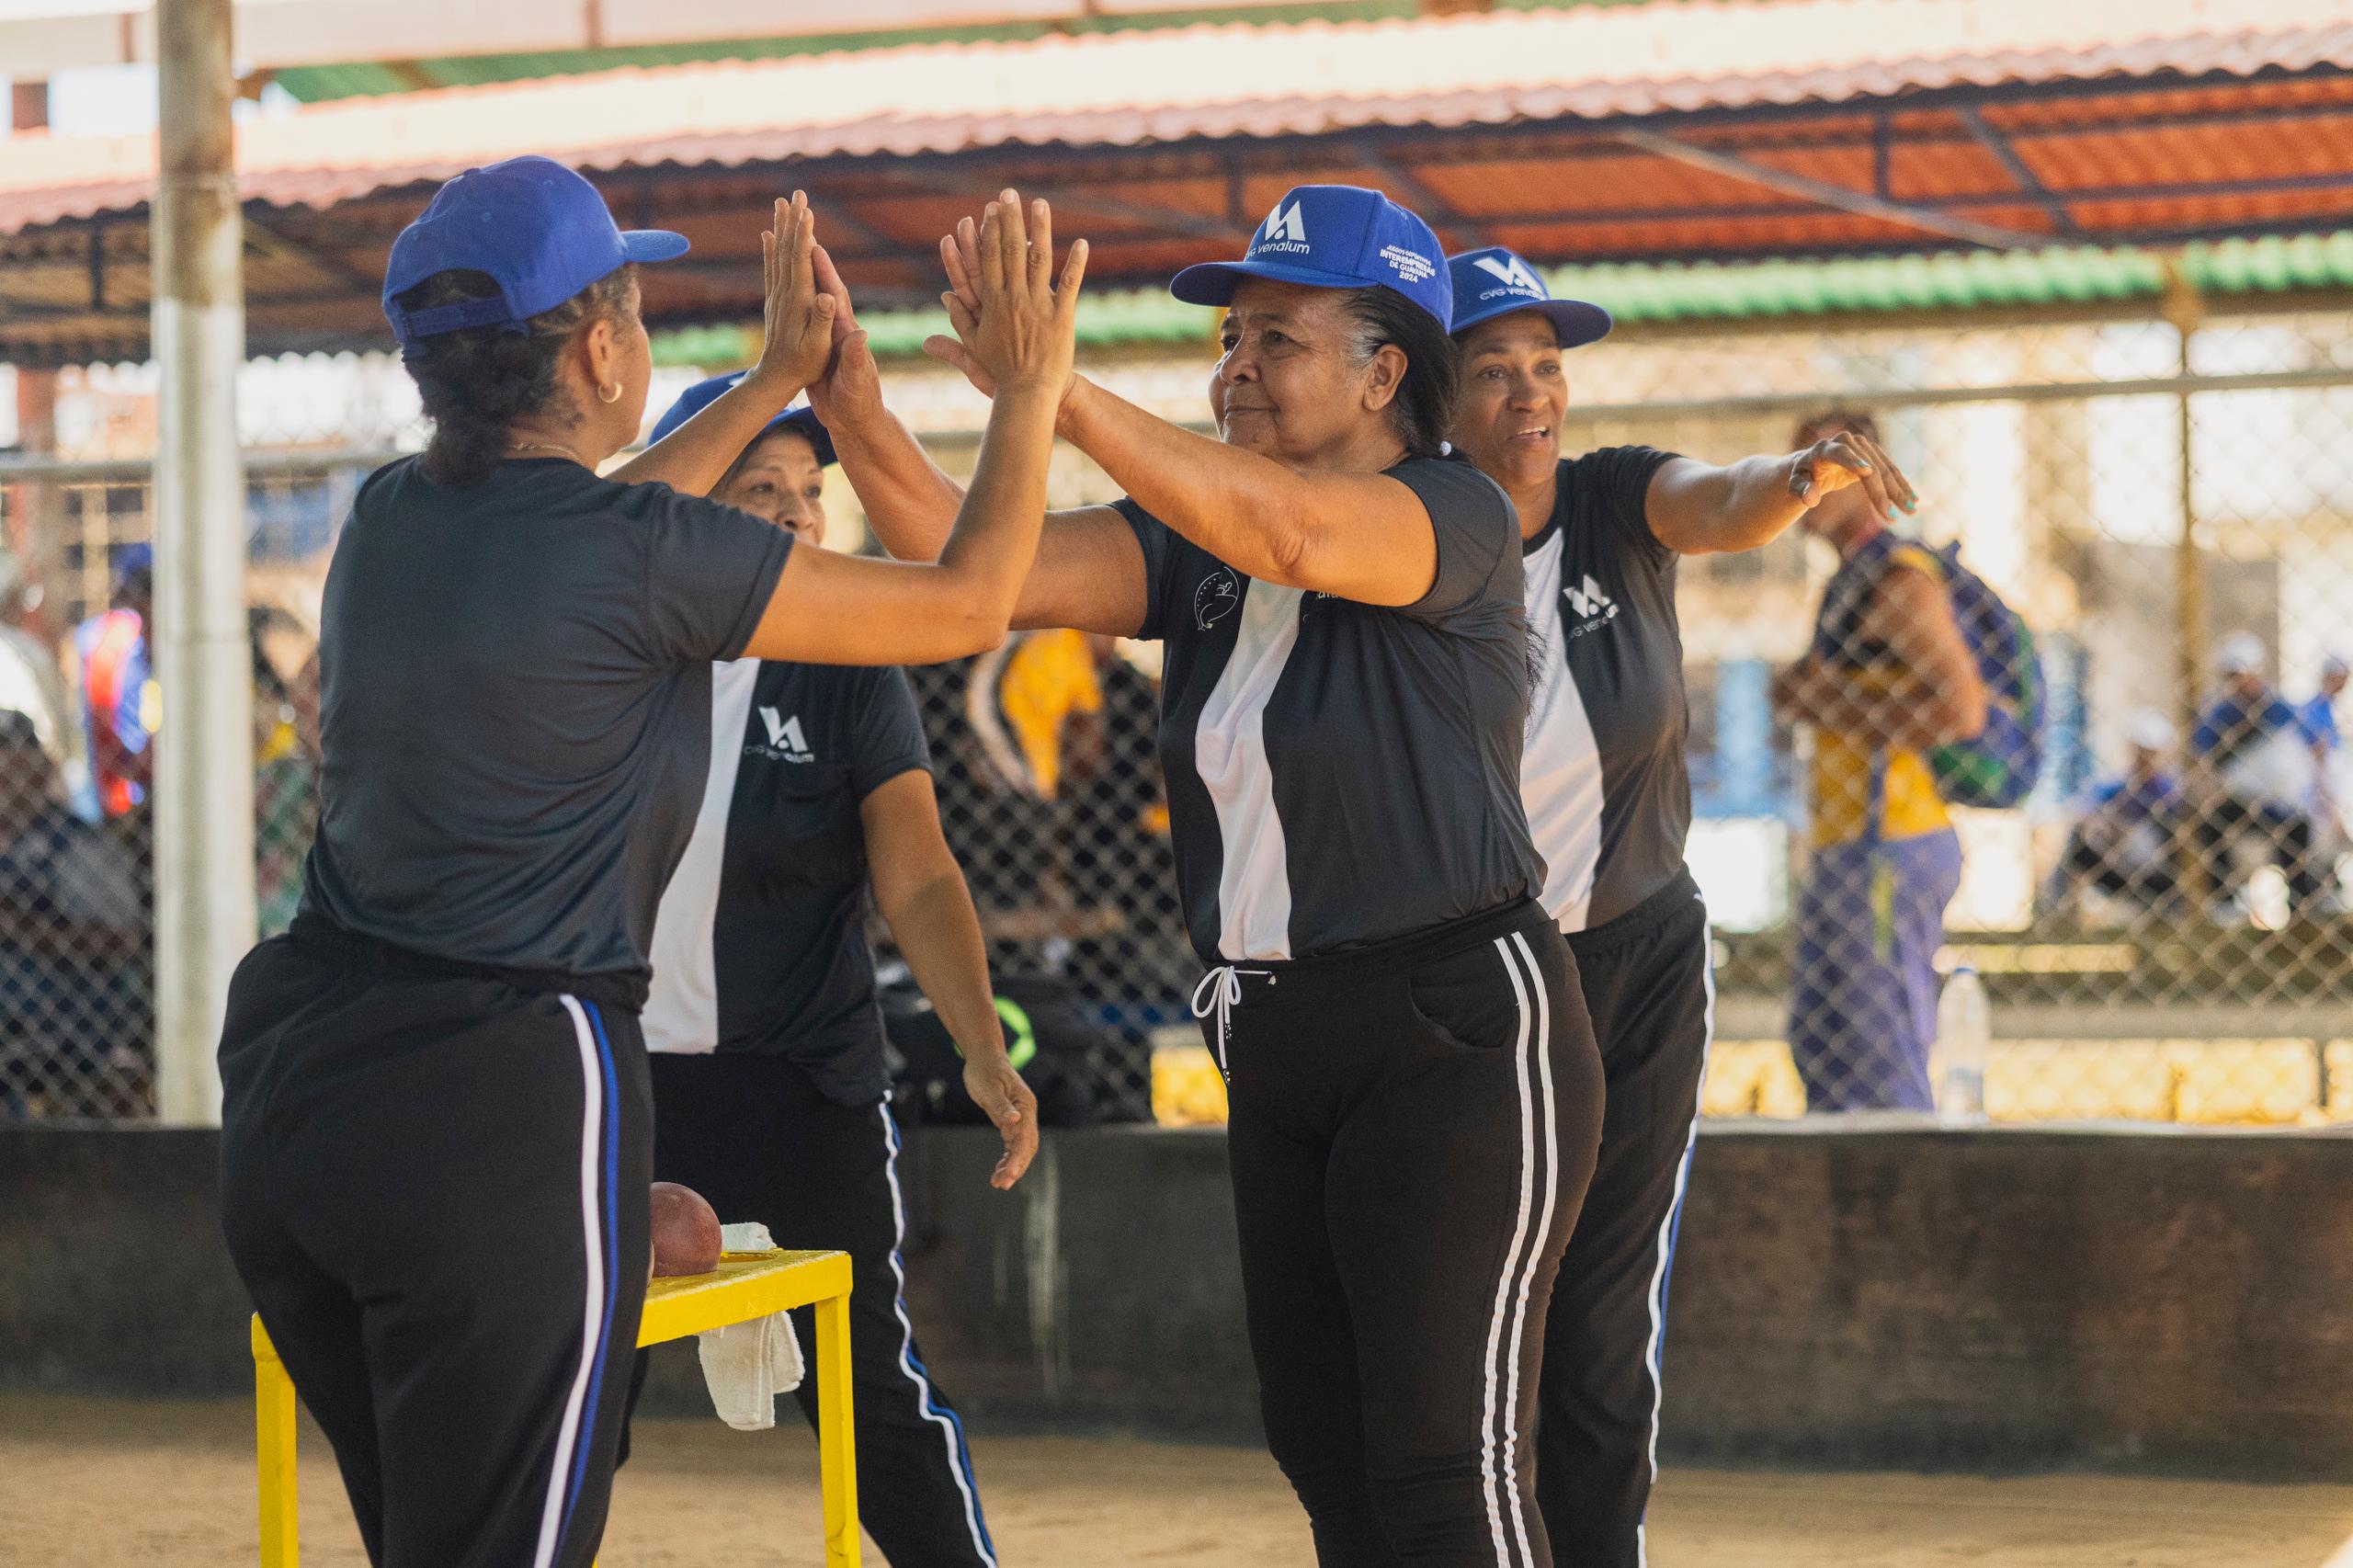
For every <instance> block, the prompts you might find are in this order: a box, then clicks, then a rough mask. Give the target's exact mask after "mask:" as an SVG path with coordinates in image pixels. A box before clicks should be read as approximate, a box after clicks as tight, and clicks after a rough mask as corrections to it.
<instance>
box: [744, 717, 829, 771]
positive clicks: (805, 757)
mask: <svg viewBox="0 0 2353 1568" xmlns="http://www.w3.org/2000/svg"><path fill="white" fill-rule="evenodd" d="M760 722H761V724H762V725H764V726H765V727H766V728H767V733H768V741H767V744H766V745H761V744H758V743H757V742H755V743H753V744H750V745H747V746H745V748H744V750H745V753H746V754H747V755H749V756H764V757H766V758H767V759H768V760H769V761H770V762H814V761H816V760H817V754H816V753H815V752H813V751H811V750H810V749H809V743H808V741H807V740H806V739H805V738H803V736H802V735H801V715H800V714H798V713H795V714H793V715H792V716H791V717H790V718H787V717H785V716H784V715H783V714H781V713H779V712H778V711H777V710H775V709H773V708H769V707H766V706H763V707H762V708H761V709H760Z"/></svg>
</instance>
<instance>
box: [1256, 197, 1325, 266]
mask: <svg viewBox="0 0 2353 1568" xmlns="http://www.w3.org/2000/svg"><path fill="white" fill-rule="evenodd" d="M1311 248H1313V247H1311V246H1310V245H1309V244H1308V243H1307V220H1306V218H1305V217H1304V216H1302V214H1301V212H1300V210H1299V203H1298V202H1296V201H1294V202H1292V203H1291V204H1290V206H1289V207H1283V206H1277V207H1276V209H1275V210H1273V211H1272V212H1269V213H1267V221H1266V222H1264V223H1262V224H1260V225H1259V227H1258V240H1257V243H1256V244H1253V245H1252V246H1251V247H1250V252H1251V254H1252V255H1253V256H1256V255H1259V254H1261V253H1263V252H1266V251H1270V250H1271V251H1302V252H1303V251H1307V250H1309V249H1311Z"/></svg>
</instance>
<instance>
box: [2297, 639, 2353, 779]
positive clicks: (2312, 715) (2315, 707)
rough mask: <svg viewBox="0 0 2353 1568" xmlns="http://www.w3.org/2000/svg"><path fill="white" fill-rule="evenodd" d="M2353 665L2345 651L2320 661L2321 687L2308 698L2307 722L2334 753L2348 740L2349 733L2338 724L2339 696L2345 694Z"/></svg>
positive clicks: (2306, 702)
mask: <svg viewBox="0 0 2353 1568" xmlns="http://www.w3.org/2000/svg"><path fill="white" fill-rule="evenodd" d="M2348 670H2353V665H2347V664H2346V662H2345V656H2344V655H2343V654H2342V653H2331V654H2329V655H2328V656H2327V657H2326V658H2325V659H2323V660H2321V662H2320V689H2319V690H2317V691H2315V692H2313V695H2312V696H2311V697H2310V698H2308V699H2305V702H2304V722H2305V724H2306V725H2307V726H2308V727H2310V729H2311V730H2312V732H2313V734H2315V735H2318V736H2319V737H2320V743H2321V744H2322V745H2323V746H2325V748H2327V750H2328V751H2329V752H2330V753H2331V754H2334V753H2336V751H2338V750H2339V749H2341V748H2342V747H2343V746H2344V744H2345V737H2344V735H2343V734H2342V733H2340V732H2339V731H2338V729H2337V727H2336V699H2338V698H2340V697H2342V696H2344V695H2345V679H2346V675H2347V671H2348Z"/></svg>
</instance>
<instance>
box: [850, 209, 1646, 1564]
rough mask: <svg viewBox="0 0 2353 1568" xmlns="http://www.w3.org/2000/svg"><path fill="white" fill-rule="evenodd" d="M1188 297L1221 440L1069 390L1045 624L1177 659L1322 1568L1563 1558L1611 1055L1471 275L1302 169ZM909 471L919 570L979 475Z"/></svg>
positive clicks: (903, 497) (1400, 223) (1186, 867)
mask: <svg viewBox="0 0 2353 1568" xmlns="http://www.w3.org/2000/svg"><path fill="white" fill-rule="evenodd" d="M944 248H945V253H946V259H947V261H948V265H949V275H950V278H951V281H952V282H953V284H954V288H953V290H951V291H950V292H949V294H948V295H947V296H946V303H947V305H948V309H949V317H950V319H951V321H952V322H953V323H954V324H955V327H956V331H957V337H956V338H955V339H952V340H951V339H938V340H935V341H934V343H933V344H932V345H931V346H930V347H932V349H933V351H934V352H935V353H937V354H938V355H939V356H940V357H941V358H946V359H948V360H949V361H951V362H953V363H955V364H957V365H959V366H960V367H961V368H962V369H964V370H965V372H966V373H967V374H968V375H970V376H972V379H973V381H975V383H976V384H978V385H980V386H981V388H982V390H983V391H987V390H988V389H989V385H990V382H989V378H988V375H987V372H986V368H985V367H984V366H981V365H979V364H978V363H977V362H976V356H975V355H974V354H973V353H972V343H973V336H972V335H973V333H974V331H975V330H979V331H982V332H985V331H986V329H987V320H988V315H987V312H988V308H989V307H988V305H987V302H986V301H985V300H983V299H982V298H981V297H980V294H979V292H978V290H976V288H975V283H976V281H977V278H976V276H975V269H976V267H978V266H979V265H980V263H981V260H982V258H983V256H984V255H985V244H983V243H981V242H980V240H979V237H978V236H976V235H975V234H973V233H972V232H971V231H970V230H969V229H966V230H964V231H962V232H961V233H960V234H959V235H958V236H957V237H956V238H954V239H951V240H950V241H949V242H948V243H947V244H946V245H945V247H944ZM1171 288H1172V291H1173V292H1175V294H1176V297H1177V298H1179V299H1181V300H1186V301H1193V302H1196V303H1200V304H1213V305H1222V306H1225V307H1226V314H1225V320H1224V324H1223V327H1222V338H1221V343H1222V356H1221V358H1219V360H1218V364H1217V369H1216V371H1215V373H1214V375H1213V376H1212V377H1211V383H1210V405H1211V412H1212V414H1213V415H1215V417H1216V420H1217V425H1218V429H1219V434H1220V436H1221V437H1222V439H1217V440H1212V439H1209V438H1207V437H1201V436H1197V435H1193V434H1191V433H1189V432H1188V431H1185V430H1182V429H1179V428H1177V427H1176V426H1173V425H1170V424H1167V423H1166V422H1165V421H1163V420H1160V419H1157V418H1154V416H1152V415H1148V414H1146V413H1144V412H1143V411H1142V410H1141V409H1138V408H1135V407H1132V406H1131V405H1130V404H1128V403H1123V402H1122V401H1120V399H1119V398H1117V397H1115V396H1114V395H1112V394H1111V393H1110V392H1107V391H1105V390H1104V389H1103V388H1101V387H1099V386H1097V385H1096V384H1095V383H1093V382H1091V381H1086V379H1085V378H1084V377H1081V378H1079V379H1077V380H1076V381H1074V383H1073V387H1072V391H1071V393H1070V395H1069V396H1068V397H1067V398H1066V399H1064V401H1063V405H1062V411H1061V415H1060V420H1059V428H1060V430H1061V433H1062V435H1063V437H1064V438H1065V439H1067V440H1069V441H1070V442H1071V443H1072V444H1074V446H1076V447H1077V448H1078V449H1080V450H1081V451H1083V452H1085V453H1086V455H1087V456H1089V457H1091V458H1093V459H1094V460H1096V461H1097V463H1099V464H1101V465H1102V467H1103V468H1104V469H1105V470H1106V471H1107V472H1108V473H1109V474H1110V476H1111V478H1112V479H1113V480H1114V481H1115V482H1116V483H1119V484H1120V486H1121V488H1123V489H1124V490H1125V491H1126V492H1127V493H1128V499H1126V500H1123V501H1121V502H1120V503H1119V504H1118V505H1116V506H1096V507H1089V508H1086V509H1083V510H1080V511H1076V512H1069V513H1063V514H1058V515H1056V516H1055V517H1051V518H1049V519H1048V520H1047V523H1046V530H1045V534H1044V537H1043V540H1042V541H1041V543H1040V549H1039V554H1038V564H1037V567H1036V569H1035V570H1034V571H1033V572H1032V573H1031V574H1030V575H1029V582H1028V584H1027V585H1025V587H1024V588H1023V590H1022V595H1021V601H1020V603H1019V605H1018V606H1017V608H1016V610H1015V618H1016V619H1017V622H1018V623H1019V624H1022V625H1025V626H1071V627H1077V628H1080V629H1082V630H1085V631H1098V632H1107V633H1111V634H1115V635H1120V636H1131V637H1148V638H1158V639H1161V640H1163V641H1164V642H1165V644H1166V650H1165V652H1166V663H1165V671H1166V676H1165V687H1164V694H1163V699H1162V710H1161V741H1160V748H1161V756H1162V760H1163V762H1164V764H1165V772H1166V777H1167V784H1168V801H1169V816H1170V823H1171V831H1172V837H1173V842H1174V847H1175V851H1176V862H1177V881H1178V886H1179V892H1180V893H1181V895H1182V899H1183V903H1184V906H1185V913H1186V920H1187V924H1188V926H1189V928H1190V932H1191V936H1192V938H1193V943H1194V946H1195V948H1196V949H1197V950H1198V952H1199V955H1200V958H1201V961H1202V962H1203V964H1204V965H1205V966H1206V967H1207V968H1208V971H1209V972H1208V974H1207V975H1206V976H1205V977H1204V979H1203V981H1202V983H1201V987H1200V989H1199V992H1198V993H1197V994H1196V996H1195V1008H1196V1010H1197V1011H1198V1012H1199V1013H1200V1014H1202V1015H1203V1016H1204V1017H1205V1018H1206V1019H1207V1020H1208V1021H1207V1023H1206V1025H1205V1028H1206V1030H1207V1032H1208V1034H1209V1037H1210V1040H1211V1045H1212V1047H1213V1049H1214V1050H1215V1051H1217V1053H1218V1055H1219V1058H1220V1060H1221V1061H1222V1062H1223V1063H1224V1065H1225V1067H1226V1069H1227V1072H1228V1074H1229V1082H1230V1085H1231V1088H1232V1095H1231V1101H1232V1125H1231V1135H1230V1141H1229V1150H1230V1153H1231V1158H1232V1162H1233V1195H1234V1214H1235V1220H1236V1223H1237V1230H1238V1232H1239V1237H1240V1241H1241V1248H1242V1277H1243V1286H1244V1290H1245V1302H1246V1307H1247V1312H1248V1323H1249V1331H1250V1343H1251V1349H1252V1353H1253V1355H1254V1357H1255V1358H1256V1363H1257V1368H1258V1375H1259V1382H1260V1386H1261V1391H1262V1402H1263V1409H1264V1414H1265V1418H1266V1426H1267V1441H1268V1445H1269V1447H1270V1448H1271V1449H1273V1451H1274V1455H1275V1458H1276V1459H1277V1460H1278V1461H1279V1463H1280V1464H1281V1466H1282V1468H1283V1471H1284V1472H1285V1473H1286V1474H1287V1475H1288V1476H1289V1477H1290V1481H1291V1484H1292V1486H1293V1487H1294V1488H1295V1489H1296V1490H1297V1492H1298V1494H1299V1496H1300V1499H1301V1501H1302V1503H1303V1504H1304V1505H1305V1506H1306V1508H1307V1512H1308V1515H1309V1517H1310V1520H1311V1521H1312V1524H1313V1530H1314V1537H1315V1546H1316V1552H1317V1555H1318V1558H1319V1560H1320V1561H1321V1562H1325V1563H1329V1564H1345V1565H1347V1568H1364V1565H1367V1564H1380V1563H1391V1562H1394V1563H1420V1564H1472V1563H1478V1564H1486V1565H1513V1568H1529V1565H1540V1564H1544V1563H1547V1562H1550V1561H1551V1558H1550V1555H1549V1553H1548V1552H1547V1551H1546V1548H1545V1543H1544V1528H1543V1522H1542V1520H1541V1519H1540V1517H1538V1514H1537V1511H1536V1508H1535V1506H1534V1497H1533V1494H1532V1492H1531V1490H1530V1487H1529V1472H1530V1469H1531V1466H1532V1461H1533V1459H1534V1440H1535V1432H1534V1426H1533V1419H1532V1418H1533V1415H1534V1403H1535V1394H1536V1357H1537V1354H1538V1347H1539V1346H1540V1342H1541V1340H1542V1336H1543V1325H1544V1306H1545V1301H1546V1300H1547V1299H1548V1297H1549V1296H1550V1294H1551V1292H1552V1277H1553V1273H1554V1270H1555V1268H1556V1267H1557V1265H1558V1261H1559V1256H1560V1250H1561V1247H1562V1245H1563V1243H1564V1242H1565V1240H1566V1239H1567V1236H1568V1232H1569V1227H1570V1225H1571V1223H1572V1222H1573V1221H1574V1219H1575V1217H1576V1212H1577V1205H1578V1202H1579V1200H1580V1199H1582V1197H1583V1196H1584V1192H1585V1186H1586V1178H1587V1177H1588V1176H1589V1175H1590V1174H1591V1172H1592V1168H1593V1157H1594V1147H1595V1143H1596V1142H1597V1138H1598V1136H1599V1132H1600V1123H1601V1073H1600V1061H1599V1058H1598V1055H1597V1052H1596V1051H1595V1048H1594V1043H1593V1036H1592V1031H1591V1029H1590V1028H1588V1026H1587V1024H1586V1017H1585V1006H1584V1004H1583V1003H1582V1002H1581V1001H1580V1000H1579V999H1578V995H1577V989H1576V979H1575V971H1574V967H1573V965H1572V963H1571V960H1570V959H1569V954H1568V949H1567V947H1566V945H1565V944H1564V943H1563V941H1562V940H1561V935H1560V930H1559V928H1558V927H1557V926H1555V925H1554V924H1553V923H1552V921H1551V920H1550V919H1549V918H1547V917H1546V915H1545V914H1544V912H1543V910H1542V909H1541V908H1540V906H1539V905H1538V903H1537V902H1536V895H1537V893H1538V892H1539V891H1540V888H1541V885H1542V880H1543V877H1542V867H1541V865H1540V863H1539V861H1538V860H1537V858H1536V855H1535V852H1534V850H1533V848H1532V846H1530V845H1529V837H1528V826H1527V822H1526V819H1525V818H1524V817H1523V815H1522V813H1521V811H1520V805H1519V793H1518V771H1519V748H1520V722H1521V718H1522V716H1523V714H1524V713H1525V711H1526V710H1527V703H1528V680H1529V664H1528V644H1527V635H1526V631H1527V629H1526V618H1525V612H1524V609H1523V607H1522V605H1521V603H1520V591H1519V552H1518V548H1517V546H1518V535H1517V532H1516V530H1515V529H1514V528H1513V524H1512V517H1511V510H1510V504H1509V503H1508V501H1506V498H1505V497H1504V495H1503V494H1502V493H1501V492H1500V491H1499V490H1497V489H1496V488H1495V485H1494V483H1492V482H1490V481H1489V480H1488V479H1486V478H1485V477H1484V476H1483V475H1482V474H1480V473H1479V472H1476V471H1475V470H1473V469H1471V468H1469V467H1468V466H1466V465H1464V464H1461V463H1452V462H1446V461H1443V460H1440V458H1439V445H1440V439H1441V437H1443V436H1444V435H1445V433H1446V430H1447V427H1448V426H1449V424H1450V423H1451V420H1452V412H1453V405H1454V402H1455V397H1456V393H1457V385H1456V379H1455V353H1454V348H1453V345H1452V344H1451V343H1450V342H1449V340H1448V337H1447V324H1448V321H1449V312H1450V309H1451V301H1452V290H1451V287H1450V285H1449V281H1448V277H1447V272H1446V258H1445V256H1444V255H1443V254H1442V252H1441V251H1440V249H1439V247H1438V240H1437V237H1436V236H1435V235H1434V234H1433V233H1431V232H1430V229H1429V226H1428V225H1427V224H1426V223H1424V222H1422V221H1421V220H1420V219H1419V218H1417V217H1415V215H1414V214H1412V213H1411V212H1408V211H1406V210H1404V209H1403V208H1400V207H1398V206H1396V205H1394V204H1393V203H1392V202H1390V201H1389V200H1387V199H1384V198H1383V197H1381V195H1380V193H1378V192H1376V191H1370V190H1360V189H1357V188H1354V187H1340V186H1304V187H1300V188H1298V189H1295V190H1292V191H1290V193H1289V194H1287V195H1285V196H1284V197H1283V199H1281V200H1280V201H1279V202H1278V203H1277V204H1276V206H1275V209H1274V210H1273V211H1271V212H1269V213H1268V214H1267V218H1266V221H1265V222H1264V223H1263V224H1262V225H1261V226H1260V227H1259V229H1258V231H1257V232H1256V234H1255V235H1254V236H1253V238H1252V240H1251V242H1250V246H1249V249H1248V252H1247V253H1246V254H1245V256H1244V257H1243V258H1242V259H1241V260H1240V261H1238V262H1222V263H1213V264H1211V265H1208V266H1205V267H1190V268H1188V269H1187V270H1186V271H1184V272H1182V273H1180V274H1178V275H1177V278H1176V281H1175V282H1174V284H1172V286H1171ZM829 423H830V424H831V426H832V427H833V429H834V432H835V438H836V440H837V442H839V443H841V447H842V453H843V462H844V464H845V466H848V465H850V464H851V461H852V457H851V453H852V445H851V437H850V436H849V435H848V433H847V428H846V424H845V421H844V420H842V419H841V418H839V417H835V416H830V415H829ZM851 423H856V422H854V421H853V422H851ZM883 436H884V437H885V438H887V436H888V432H887V431H884V432H883ZM866 438H867V437H866V436H865V433H864V432H863V431H861V432H860V434H859V439H860V440H864V439H866ZM862 455H863V454H862ZM902 458H903V461H902V462H900V463H899V464H897V465H894V466H895V469H896V472H897V473H898V477H897V478H896V479H895V480H894V481H888V482H886V481H882V480H877V481H876V482H875V483H873V484H872V485H871V486H870V484H869V483H868V481H867V480H866V479H865V478H863V477H861V476H860V475H859V474H858V471H857V470H856V469H855V468H852V471H851V472H852V477H853V478H854V479H858V483H859V487H860V494H861V495H864V496H866V497H867V499H868V500H869V502H870V506H872V510H871V511H870V517H871V518H872V520H873V521H874V523H875V526H876V528H877V531H878V532H879V533H881V535H882V537H883V539H884V540H885V542H886V543H889V544H890V545H891V546H892V548H893V549H894V550H897V551H901V552H902V553H912V554H915V555H916V556H919V557H920V556H926V555H928V553H929V552H930V551H932V550H933V549H935V548H936V547H937V545H938V540H939V536H940V529H941V525H942V524H943V523H944V522H945V520H946V518H947V517H948V516H949V512H950V509H951V507H952V506H953V503H954V498H955V491H954V489H953V487H952V486H949V485H947V484H945V483H944V482H941V481H940V480H939V479H938V476H937V475H936V474H931V473H928V472H926V471H925V470H924V469H923V468H921V467H919V466H918V465H917V462H916V455H915V454H906V453H904V452H902ZM884 497H889V498H891V500H892V505H887V506H873V503H875V502H877V501H879V500H881V499H883V498H884Z"/></svg>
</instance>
